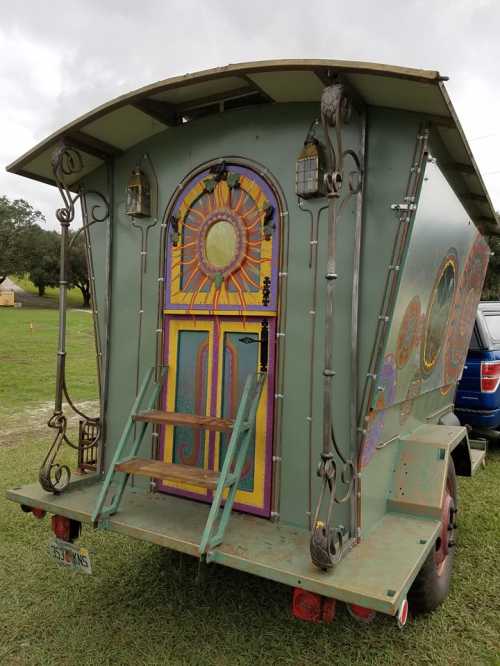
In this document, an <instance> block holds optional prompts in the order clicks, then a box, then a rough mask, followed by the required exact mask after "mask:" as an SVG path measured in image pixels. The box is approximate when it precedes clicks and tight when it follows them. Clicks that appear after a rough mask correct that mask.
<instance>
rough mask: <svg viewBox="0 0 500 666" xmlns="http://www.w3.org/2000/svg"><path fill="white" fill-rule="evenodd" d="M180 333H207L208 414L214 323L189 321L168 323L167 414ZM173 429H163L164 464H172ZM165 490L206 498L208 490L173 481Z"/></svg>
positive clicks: (172, 408) (173, 390)
mask: <svg viewBox="0 0 500 666" xmlns="http://www.w3.org/2000/svg"><path fill="white" fill-rule="evenodd" d="M182 331H206V332H207V333H208V371H207V404H206V412H205V413H206V414H210V409H211V399H212V381H213V377H212V373H213V367H212V366H213V344H214V323H213V321H207V320H205V321H202V322H199V321H191V320H187V319H171V320H170V321H169V337H168V340H169V345H168V346H169V349H168V369H169V372H168V379H167V404H166V410H167V411H168V412H174V411H175V398H176V384H177V352H178V346H179V345H178V343H179V334H180V333H181V332H182ZM174 427H175V426H173V425H170V426H166V427H165V442H164V444H165V446H164V462H167V463H171V462H173V454H174V437H173V435H174ZM209 436H210V433H209V432H206V433H205V447H204V465H203V466H204V468H205V469H208V456H209ZM165 486H166V487H167V488H178V489H181V490H186V491H189V492H191V493H196V494H198V495H200V496H202V497H208V496H209V494H208V490H207V489H206V488H200V486H194V485H191V484H188V483H175V482H173V481H171V482H169V483H168V484H165Z"/></svg>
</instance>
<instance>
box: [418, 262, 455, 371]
mask: <svg viewBox="0 0 500 666" xmlns="http://www.w3.org/2000/svg"><path fill="white" fill-rule="evenodd" d="M457 269H458V262H457V253H456V252H455V250H454V249H451V250H450V251H449V252H448V254H447V256H446V257H445V258H444V260H443V261H442V262H441V265H440V267H439V269H438V273H437V276H436V280H435V282H434V286H433V288H432V292H431V297H430V299H429V307H428V309H427V314H426V318H425V327H424V332H423V336H422V343H421V346H420V366H421V370H422V374H423V375H424V376H427V375H430V373H431V372H432V371H433V370H434V368H435V367H436V363H437V360H438V358H439V356H440V353H441V349H442V347H443V342H444V337H445V335H446V331H447V326H448V320H449V318H450V312H451V308H452V305H453V299H454V296H455V289H456V284H457Z"/></svg>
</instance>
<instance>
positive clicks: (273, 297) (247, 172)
mask: <svg viewBox="0 0 500 666" xmlns="http://www.w3.org/2000/svg"><path fill="white" fill-rule="evenodd" d="M226 164H227V165H228V166H229V167H232V168H233V169H234V170H235V171H236V172H237V173H240V174H242V175H244V176H247V177H248V178H250V179H253V180H255V181H256V182H257V183H258V185H259V187H260V188H261V190H262V191H263V192H264V194H265V195H266V197H267V199H268V201H269V203H270V204H271V205H272V206H273V207H274V211H275V212H274V219H273V222H274V225H275V229H274V231H273V252H272V257H271V294H270V300H269V305H268V306H263V305H260V306H259V305H248V306H246V308H245V309H248V310H258V311H260V312H266V311H273V312H274V311H275V310H276V308H277V300H278V271H279V258H280V256H279V252H280V246H281V226H282V225H281V216H280V214H281V212H282V211H281V208H280V206H279V202H278V199H277V197H276V196H275V194H274V192H273V191H272V189H271V187H270V186H269V185H268V183H267V182H266V181H265V180H264V178H262V176H260V175H259V174H258V173H257V172H256V171H253V170H252V169H250V168H248V167H244V166H240V165H239V164H235V163H233V162H231V161H228V162H226ZM208 175H209V170H208V169H204V170H203V171H201V172H200V173H199V174H198V175H197V176H195V177H194V178H192V179H191V180H190V181H189V182H188V183H186V185H185V186H184V187H183V189H182V190H181V191H180V193H179V194H178V196H177V199H176V201H175V204H174V206H173V208H172V214H173V215H175V214H176V213H177V211H178V210H179V207H180V204H181V202H182V200H183V199H184V196H185V195H186V194H187V192H188V191H190V190H191V189H192V188H193V187H194V186H195V185H197V184H198V183H199V182H200V181H201V180H203V179H204V178H206V177H207V176H208ZM171 249H172V245H171V243H170V238H167V246H166V248H165V250H164V251H165V252H166V262H165V305H164V307H165V308H167V309H176V310H177V309H179V310H188V309H189V310H190V311H191V310H205V311H207V310H210V306H206V305H201V304H198V305H193V306H192V307H190V306H188V305H179V304H173V303H172V302H171V297H170V288H171V283H170V280H169V279H168V278H169V276H170V266H171V263H172V257H171V255H172V252H171ZM217 309H220V310H234V309H237V308H236V307H235V306H234V305H220V306H218V307H217Z"/></svg>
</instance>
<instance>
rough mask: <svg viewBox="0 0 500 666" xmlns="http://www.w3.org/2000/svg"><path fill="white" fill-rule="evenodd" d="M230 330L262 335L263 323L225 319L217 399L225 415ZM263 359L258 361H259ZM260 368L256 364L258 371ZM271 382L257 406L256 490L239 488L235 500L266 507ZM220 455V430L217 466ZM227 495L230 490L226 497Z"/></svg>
mask: <svg viewBox="0 0 500 666" xmlns="http://www.w3.org/2000/svg"><path fill="white" fill-rule="evenodd" d="M229 332H236V333H239V332H241V333H242V334H243V335H245V334H248V333H257V334H258V335H259V334H260V323H254V322H247V323H246V325H243V323H242V322H241V321H240V322H221V323H220V331H219V349H218V350H217V356H218V373H217V374H218V376H217V402H216V410H217V411H216V413H217V415H218V416H221V414H222V384H223V369H224V368H223V363H224V334H225V333H229ZM259 360H260V359H259V358H258V359H257V363H259ZM257 371H258V367H257V366H256V368H255V372H257ZM267 390H268V389H267V382H266V383H265V384H264V388H263V390H262V395H261V399H260V403H259V407H258V409H257V423H256V432H255V457H254V489H253V492H249V491H246V490H238V492H237V493H236V499H235V502H237V503H241V504H246V505H248V506H254V507H256V508H259V509H262V508H263V507H264V502H265V497H264V488H265V473H266V459H265V456H266V434H267V433H266V422H267ZM219 454H220V433H216V438H215V451H214V469H218V468H219ZM226 496H227V491H226V492H225V494H224V497H226Z"/></svg>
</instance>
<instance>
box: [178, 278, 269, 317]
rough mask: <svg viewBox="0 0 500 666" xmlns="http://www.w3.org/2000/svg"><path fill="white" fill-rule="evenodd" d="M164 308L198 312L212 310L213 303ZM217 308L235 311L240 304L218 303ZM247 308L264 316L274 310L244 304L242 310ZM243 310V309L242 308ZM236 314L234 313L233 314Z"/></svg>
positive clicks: (180, 311) (181, 311) (239, 308)
mask: <svg viewBox="0 0 500 666" xmlns="http://www.w3.org/2000/svg"><path fill="white" fill-rule="evenodd" d="M272 279H273V278H272V277H271V283H272ZM165 309H168V310H179V314H182V313H183V312H186V311H187V310H188V309H189V312H192V311H194V310H198V311H200V312H212V311H213V309H214V307H213V305H211V304H210V305H204V304H202V303H195V304H193V305H191V306H188V305H182V304H179V303H169V304H168V306H166V308H165ZM217 310H229V311H231V312H235V311H237V310H242V308H241V306H240V305H238V304H237V303H235V304H234V305H221V304H220V303H219V304H218V305H217ZM247 310H251V311H253V312H260V313H262V314H263V315H264V316H266V312H275V311H276V310H275V309H274V308H271V307H268V306H267V305H246V306H245V310H244V312H246V311H247ZM242 311H243V310H242ZM234 316H236V315H234Z"/></svg>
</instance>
